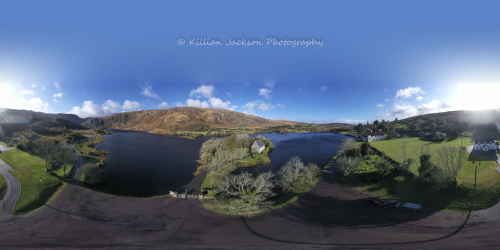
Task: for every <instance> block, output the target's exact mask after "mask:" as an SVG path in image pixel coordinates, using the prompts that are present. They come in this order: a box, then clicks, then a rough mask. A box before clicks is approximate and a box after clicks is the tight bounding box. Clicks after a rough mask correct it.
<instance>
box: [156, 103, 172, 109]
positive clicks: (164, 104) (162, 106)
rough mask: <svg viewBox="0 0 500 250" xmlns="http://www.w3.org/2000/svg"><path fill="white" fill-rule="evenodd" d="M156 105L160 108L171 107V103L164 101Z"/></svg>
mask: <svg viewBox="0 0 500 250" xmlns="http://www.w3.org/2000/svg"><path fill="white" fill-rule="evenodd" d="M156 107H157V108H159V109H167V108H170V105H168V104H167V103H166V102H162V103H160V104H158V105H156Z"/></svg>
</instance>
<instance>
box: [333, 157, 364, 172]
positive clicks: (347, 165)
mask: <svg viewBox="0 0 500 250" xmlns="http://www.w3.org/2000/svg"><path fill="white" fill-rule="evenodd" d="M360 163H361V158H359V157H349V156H345V155H343V156H340V157H338V158H337V171H338V172H341V173H342V174H343V175H344V176H347V175H350V174H352V173H354V171H355V170H356V168H357V167H358V166H359V164H360Z"/></svg>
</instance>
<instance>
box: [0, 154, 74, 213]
mask: <svg viewBox="0 0 500 250" xmlns="http://www.w3.org/2000/svg"><path fill="white" fill-rule="evenodd" d="M0 158H2V160H4V161H5V162H6V163H7V164H9V165H10V166H11V167H12V168H14V170H15V171H12V174H13V175H14V176H15V177H16V178H17V179H18V180H19V182H20V183H21V196H20V197H19V200H18V201H17V203H16V206H15V207H14V214H17V215H20V214H25V213H28V212H30V211H33V210H35V209H37V208H39V207H41V206H43V205H45V203H47V202H48V201H49V200H50V199H52V197H54V196H55V195H56V194H57V193H58V191H59V190H60V189H61V188H62V187H63V186H64V185H65V184H66V183H67V179H65V178H63V177H62V176H63V169H62V168H61V169H59V170H57V171H55V172H54V174H53V175H50V174H49V173H47V172H46V171H45V162H44V161H43V160H42V159H41V158H38V157H36V156H33V155H30V154H28V153H26V152H23V151H20V150H17V149H13V150H10V151H7V152H3V153H1V154H0ZM67 171H69V170H67ZM40 178H41V179H42V182H41V192H40V198H38V187H39V185H40Z"/></svg>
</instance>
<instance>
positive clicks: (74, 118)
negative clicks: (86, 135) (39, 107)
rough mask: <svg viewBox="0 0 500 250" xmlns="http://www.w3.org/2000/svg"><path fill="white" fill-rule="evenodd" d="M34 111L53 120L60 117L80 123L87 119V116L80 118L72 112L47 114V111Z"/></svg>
mask: <svg viewBox="0 0 500 250" xmlns="http://www.w3.org/2000/svg"><path fill="white" fill-rule="evenodd" d="M36 113H37V114H40V115H44V116H47V117H49V118H51V119H54V120H55V119H57V118H61V119H64V120H68V121H72V122H74V123H78V124H82V123H83V122H85V121H86V120H88V119H89V118H80V117H78V116H77V115H74V114H48V113H43V112H36Z"/></svg>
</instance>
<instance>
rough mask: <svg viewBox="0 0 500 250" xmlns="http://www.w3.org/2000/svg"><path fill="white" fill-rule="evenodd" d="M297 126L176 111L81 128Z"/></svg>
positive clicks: (219, 112) (117, 117)
mask: <svg viewBox="0 0 500 250" xmlns="http://www.w3.org/2000/svg"><path fill="white" fill-rule="evenodd" d="M298 124H301V123H300V122H293V121H283V120H268V119H265V118H262V117H258V116H252V115H246V114H242V113H238V112H235V111H230V110H223V109H209V108H193V107H177V108H169V109H160V110H145V111H134V112H126V113H117V114H113V115H110V116H106V117H96V118H90V119H88V120H87V121H85V122H84V123H83V124H82V125H83V126H86V127H92V128H96V127H103V128H114V129H125V130H139V131H147V132H151V133H167V134H171V133H173V132H174V131H204V130H207V129H209V128H213V127H227V128H234V127H270V126H271V127H272V126H279V125H298Z"/></svg>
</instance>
